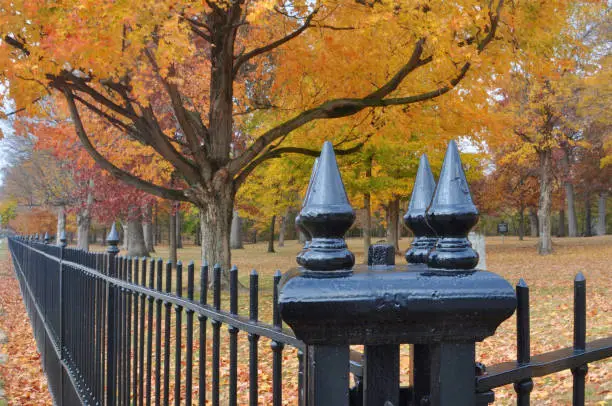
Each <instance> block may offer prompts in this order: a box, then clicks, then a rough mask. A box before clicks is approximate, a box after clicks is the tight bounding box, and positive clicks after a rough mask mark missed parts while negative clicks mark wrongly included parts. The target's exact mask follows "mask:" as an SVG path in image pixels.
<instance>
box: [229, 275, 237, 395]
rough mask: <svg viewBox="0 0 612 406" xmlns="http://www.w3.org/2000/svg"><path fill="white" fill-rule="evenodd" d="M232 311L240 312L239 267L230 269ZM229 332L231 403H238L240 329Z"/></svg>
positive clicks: (232, 312)
mask: <svg viewBox="0 0 612 406" xmlns="http://www.w3.org/2000/svg"><path fill="white" fill-rule="evenodd" d="M229 282H230V313H231V314H233V315H236V314H238V268H236V267H235V266H234V267H232V269H231V270H230V281H229ZM228 332H229V352H230V354H229V355H230V365H229V405H230V406H236V405H237V404H238V329H237V328H236V327H233V326H229V327H228Z"/></svg>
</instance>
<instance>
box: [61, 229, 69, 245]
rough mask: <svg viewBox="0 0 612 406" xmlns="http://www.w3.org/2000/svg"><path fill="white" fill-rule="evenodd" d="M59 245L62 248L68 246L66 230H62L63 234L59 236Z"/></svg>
mask: <svg viewBox="0 0 612 406" xmlns="http://www.w3.org/2000/svg"><path fill="white" fill-rule="evenodd" d="M59 245H60V247H63V248H66V246H67V245H68V243H67V240H66V232H65V231H64V230H62V232H61V233H60V235H59Z"/></svg>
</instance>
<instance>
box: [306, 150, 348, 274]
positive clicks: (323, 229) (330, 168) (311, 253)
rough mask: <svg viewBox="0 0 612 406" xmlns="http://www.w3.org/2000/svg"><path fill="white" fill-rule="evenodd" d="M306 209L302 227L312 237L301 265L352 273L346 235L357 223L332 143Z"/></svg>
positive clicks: (309, 195)
mask: <svg viewBox="0 0 612 406" xmlns="http://www.w3.org/2000/svg"><path fill="white" fill-rule="evenodd" d="M314 172H315V173H314V176H313V179H312V184H311V186H310V190H309V193H308V195H307V198H306V201H305V204H304V207H303V208H302V211H301V212H300V218H301V220H300V221H301V223H302V227H303V228H304V229H305V230H306V232H307V233H309V234H310V235H311V236H312V242H311V243H310V246H309V248H308V250H305V251H303V252H302V253H301V255H300V258H299V262H298V263H299V264H300V265H302V266H303V267H304V268H306V269H307V270H309V271H350V270H351V269H352V267H353V265H354V264H355V256H354V255H353V253H352V252H350V251H349V250H348V249H347V247H346V242H345V241H344V233H346V231H347V230H348V229H349V228H350V227H351V225H352V224H353V222H354V221H355V212H354V211H353V208H352V207H351V205H350V203H349V201H348V196H347V195H346V190H345V189H344V184H343V183H342V177H341V176H340V170H339V169H338V163H337V162H336V155H335V154H334V149H333V147H332V144H331V143H330V142H329V141H327V142H325V144H323V149H322V151H321V156H320V158H319V162H318V165H317V168H316V171H314Z"/></svg>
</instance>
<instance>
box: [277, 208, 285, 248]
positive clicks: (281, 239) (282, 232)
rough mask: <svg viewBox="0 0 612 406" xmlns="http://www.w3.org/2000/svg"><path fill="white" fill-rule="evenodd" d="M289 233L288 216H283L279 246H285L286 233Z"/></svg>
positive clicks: (279, 233)
mask: <svg viewBox="0 0 612 406" xmlns="http://www.w3.org/2000/svg"><path fill="white" fill-rule="evenodd" d="M286 231H287V215H286V214H285V215H284V216H281V218H280V226H279V228H278V246H279V247H284V246H285V232H286Z"/></svg>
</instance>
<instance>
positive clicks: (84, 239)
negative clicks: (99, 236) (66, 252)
mask: <svg viewBox="0 0 612 406" xmlns="http://www.w3.org/2000/svg"><path fill="white" fill-rule="evenodd" d="M90 225H91V217H90V216H89V211H88V210H83V211H81V212H80V213H78V214H77V249H79V250H83V251H89V226H90Z"/></svg>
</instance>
